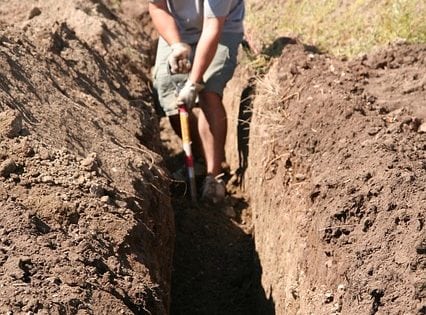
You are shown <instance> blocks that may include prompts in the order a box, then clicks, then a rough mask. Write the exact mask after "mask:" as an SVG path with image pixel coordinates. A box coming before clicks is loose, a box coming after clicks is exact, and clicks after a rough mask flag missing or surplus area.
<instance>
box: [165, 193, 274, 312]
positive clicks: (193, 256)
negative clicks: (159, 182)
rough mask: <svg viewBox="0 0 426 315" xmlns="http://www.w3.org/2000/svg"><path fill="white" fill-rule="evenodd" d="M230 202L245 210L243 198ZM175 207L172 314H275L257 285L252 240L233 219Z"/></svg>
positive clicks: (180, 204)
mask: <svg viewBox="0 0 426 315" xmlns="http://www.w3.org/2000/svg"><path fill="white" fill-rule="evenodd" d="M231 198H234V197H231ZM232 203H234V204H235V205H236V208H238V209H240V211H241V210H242V209H244V208H246V207H247V206H248V205H247V203H246V202H245V200H244V199H242V198H234V200H232ZM174 209H175V222H176V245H175V253H174V268H173V275H172V294H171V295H172V303H171V314H174V315H177V314H233V315H234V314H244V315H246V314H249V315H250V314H253V315H254V314H265V315H269V314H275V310H274V301H273V300H272V299H268V298H267V297H266V296H265V291H264V290H263V288H262V286H261V284H260V278H261V272H262V269H261V267H260V263H259V257H258V255H257V252H256V250H255V247H254V241H253V238H252V236H251V235H250V234H248V233H247V232H245V231H244V230H243V229H242V228H241V227H240V226H239V225H237V224H236V223H235V221H237V219H235V221H233V220H231V219H230V218H229V217H227V216H226V215H225V209H223V208H211V207H200V208H195V207H190V206H189V205H188V203H187V202H186V201H185V200H179V199H175V204H174ZM240 214H241V212H239V211H238V210H237V211H236V215H237V216H238V215H240Z"/></svg>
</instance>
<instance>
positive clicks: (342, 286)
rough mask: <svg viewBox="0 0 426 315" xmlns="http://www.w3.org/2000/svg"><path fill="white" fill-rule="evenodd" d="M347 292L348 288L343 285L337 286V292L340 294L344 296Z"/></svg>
mask: <svg viewBox="0 0 426 315" xmlns="http://www.w3.org/2000/svg"><path fill="white" fill-rule="evenodd" d="M345 291H346V286H345V285H344V284H343V283H341V284H339V285H338V286H337V292H339V294H341V295H342V294H343V293H345Z"/></svg>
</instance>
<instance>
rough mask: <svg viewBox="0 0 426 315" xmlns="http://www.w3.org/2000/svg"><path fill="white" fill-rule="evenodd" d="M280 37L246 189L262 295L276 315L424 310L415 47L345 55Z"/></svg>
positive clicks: (422, 102) (261, 83) (425, 161)
mask: <svg viewBox="0 0 426 315" xmlns="http://www.w3.org/2000/svg"><path fill="white" fill-rule="evenodd" d="M281 43H282V44H283V46H284V50H283V53H282V55H281V57H279V58H278V59H277V60H276V61H275V62H274V64H273V66H272V68H271V70H270V71H269V73H268V74H267V75H266V76H265V77H263V78H262V79H260V80H258V81H257V84H256V89H257V90H256V92H257V94H256V97H255V101H254V104H253V117H252V121H251V128H250V147H249V148H250V155H249V162H248V164H249V167H248V177H249V179H248V182H247V185H246V187H247V190H248V192H249V195H250V201H251V202H250V205H251V207H252V211H253V218H254V219H253V224H254V229H255V243H256V250H257V252H258V253H259V257H260V262H261V265H262V270H263V274H262V285H263V287H264V288H265V290H266V294H267V297H271V298H272V299H273V303H274V304H275V310H276V312H277V313H279V314H330V313H333V314H425V312H426V301H425V292H426V291H425V281H426V279H425V267H426V265H425V261H426V256H425V251H424V244H425V237H426V234H425V229H424V220H425V210H426V209H425V205H426V193H425V188H426V185H425V183H426V133H425V132H426V130H425V127H426V125H425V118H426V90H425V88H426V81H425V80H426V77H425V73H426V71H425V70H426V47H425V46H416V45H412V46H410V45H405V44H401V45H395V46H390V47H384V48H382V49H381V50H379V51H378V52H377V53H374V54H371V55H368V56H364V57H363V58H361V59H359V60H355V61H349V62H348V61H341V60H337V59H336V58H333V57H330V56H327V55H321V54H317V53H316V52H315V50H313V49H312V48H309V47H304V46H302V45H300V44H296V43H295V42H294V41H291V40H286V39H282V40H281ZM258 148H261V150H259V149H258Z"/></svg>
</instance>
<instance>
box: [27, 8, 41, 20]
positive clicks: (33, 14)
mask: <svg viewBox="0 0 426 315" xmlns="http://www.w3.org/2000/svg"><path fill="white" fill-rule="evenodd" d="M40 14H41V10H40V9H39V8H37V7H34V8H32V10H31V11H30V14H29V15H28V20H31V19H32V18H34V17H36V16H39V15H40Z"/></svg>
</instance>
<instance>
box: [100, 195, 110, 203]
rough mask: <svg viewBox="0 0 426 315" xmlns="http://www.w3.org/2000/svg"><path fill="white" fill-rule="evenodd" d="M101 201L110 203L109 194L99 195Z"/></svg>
mask: <svg viewBox="0 0 426 315" xmlns="http://www.w3.org/2000/svg"><path fill="white" fill-rule="evenodd" d="M101 201H102V202H103V203H110V201H111V198H110V197H109V196H102V197H101Z"/></svg>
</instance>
